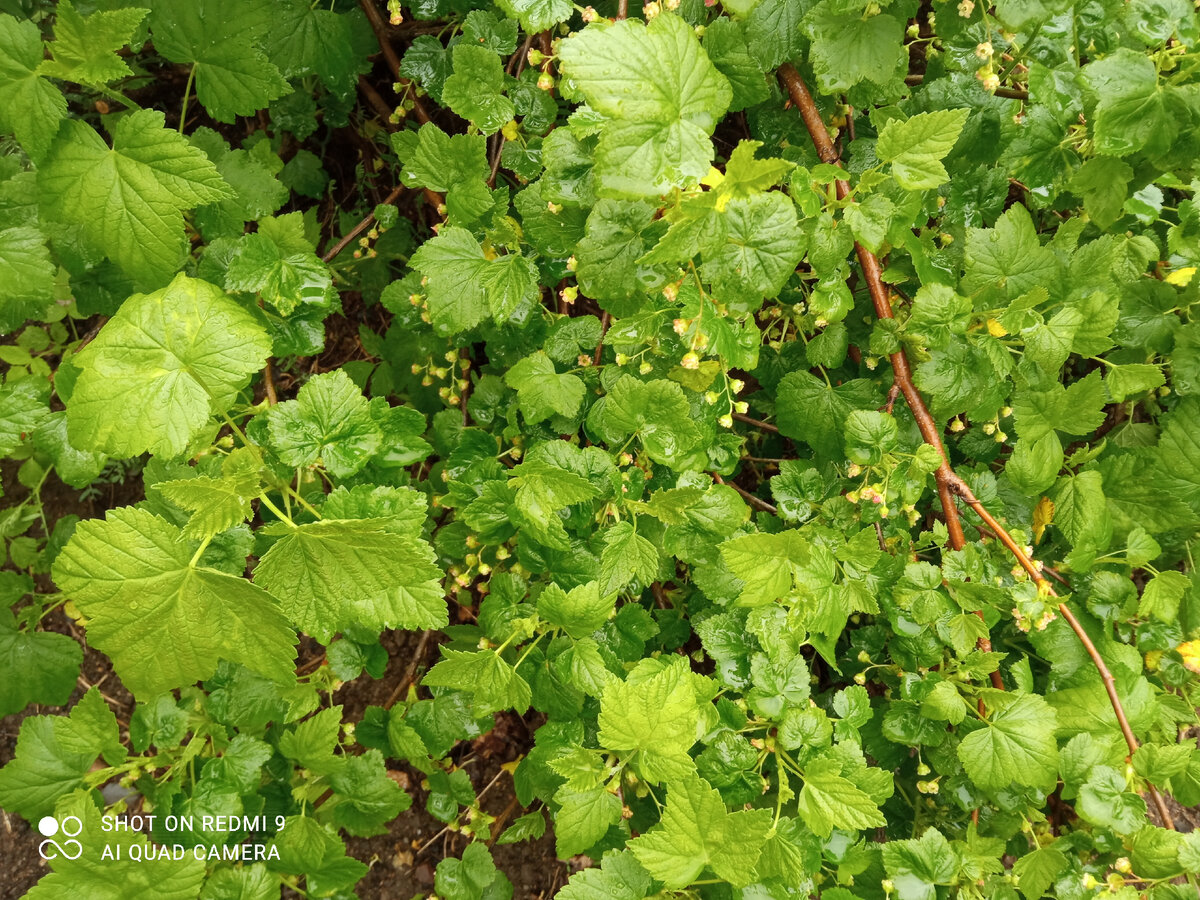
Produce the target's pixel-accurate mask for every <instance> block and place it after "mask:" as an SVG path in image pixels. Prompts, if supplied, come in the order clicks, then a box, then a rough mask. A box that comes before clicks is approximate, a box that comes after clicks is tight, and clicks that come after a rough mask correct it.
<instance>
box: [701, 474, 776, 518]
mask: <svg viewBox="0 0 1200 900" xmlns="http://www.w3.org/2000/svg"><path fill="white" fill-rule="evenodd" d="M708 474H709V475H711V476H712V477H713V480H714V481H715V482H716V483H717V484H723V485H725V486H726V487H731V488H733V489H734V490H735V491H737V492H738V493H739V494H741V495H742V498H743V499H744V500H745V501H746V502H747V503H749V504H750V505H751V506H756V507H758V508H759V509H761V510H762V511H763V512H769V513H771V514H772V515H778V514H779V510H778V509H776V508H775V507H774V506H772V505H771V504H770V503H768V502H767V501H766V500H763V499H762V498H761V497H756V496H754V495H753V494H752V493H750V492H749V491H748V490H746V489H745V488H744V487H742V486H741V485H738V484H735V483H734V482H732V481H726V480H725V479H724V478H722V477H721V476H720V475H719V474H718V473H716V472H709V473H708Z"/></svg>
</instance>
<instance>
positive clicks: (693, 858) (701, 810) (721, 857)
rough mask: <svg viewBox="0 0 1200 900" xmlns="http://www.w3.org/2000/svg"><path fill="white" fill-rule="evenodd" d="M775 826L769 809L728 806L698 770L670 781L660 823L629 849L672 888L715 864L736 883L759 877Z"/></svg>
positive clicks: (682, 885) (721, 875)
mask: <svg viewBox="0 0 1200 900" xmlns="http://www.w3.org/2000/svg"><path fill="white" fill-rule="evenodd" d="M770 829H771V811H770V810H767V809H751V810H739V811H738V812H734V813H731V812H727V811H726V809H725V801H723V800H722V799H721V795H720V794H718V793H717V792H716V791H715V790H713V789H712V788H711V787H709V785H708V782H706V781H704V780H703V779H702V778H700V777H699V776H698V775H694V774H687V775H684V776H682V777H680V778H678V779H676V780H673V781H671V783H670V785H669V786H668V788H667V804H666V809H665V810H664V812H663V815H662V819H660V820H659V823H658V824H657V825H655V826H654V827H653V828H651V829H650V830H649V831H647V832H646V833H645V834H643V835H641V836H640V837H637V838H634V839H633V840H632V841H630V842H629V849H630V850H632V851H633V855H634V856H636V857H637V859H638V862H640V863H641V864H642V865H643V866H645V867H646V871H648V872H649V873H650V874H651V875H653V876H654V877H655V878H657V879H658V880H659V881H661V882H662V883H663V885H664V886H665V887H666V888H668V889H674V890H678V889H682V888H685V887H687V886H688V885H689V884H691V883H692V882H693V881H696V880H697V879H699V878H700V875H701V873H702V872H703V871H704V869H705V868H706V867H707V868H711V869H712V870H713V872H715V873H716V875H717V877H719V878H721V879H723V880H725V881H728V882H729V883H730V884H732V885H733V886H734V887H744V886H745V885H747V884H749V883H750V882H751V881H753V880H754V864H755V863H756V862H757V861H758V856H759V854H760V853H761V852H762V848H763V845H764V844H765V843H766V841H767V833H768V832H769V831H770Z"/></svg>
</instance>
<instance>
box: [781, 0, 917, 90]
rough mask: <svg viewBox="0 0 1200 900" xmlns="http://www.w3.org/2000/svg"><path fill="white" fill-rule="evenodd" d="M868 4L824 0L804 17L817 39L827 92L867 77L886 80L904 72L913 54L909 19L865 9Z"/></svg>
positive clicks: (814, 56)
mask: <svg viewBox="0 0 1200 900" xmlns="http://www.w3.org/2000/svg"><path fill="white" fill-rule="evenodd" d="M865 6H867V4H865V3H863V4H852V5H850V6H847V5H846V4H845V3H843V2H841V0H824V2H822V3H819V4H817V5H816V6H815V7H813V9H812V10H811V11H810V12H809V13H808V15H807V16H806V17H805V19H804V30H805V33H806V34H807V35H808V36H809V38H810V39H811V40H812V42H813V44H812V51H811V61H812V67H813V71H814V72H815V73H816V75H817V85H818V86H819V87H820V88H821V91H822V92H823V93H826V94H836V93H840V92H842V91H847V90H849V89H850V88H852V87H854V86H855V85H856V84H858V83H859V82H861V81H873V82H875V83H876V84H884V83H886V82H887V81H889V80H891V79H892V78H895V77H896V75H897V74H899V72H900V69H901V66H902V65H903V64H904V62H905V60H907V58H908V55H907V52H906V51H905V49H904V44H903V37H904V22H903V21H902V20H900V19H898V18H896V17H895V16H892V15H888V14H886V13H883V14H876V15H870V14H869V12H866V11H863V10H862V9H861V7H865ZM873 8H874V9H876V10H877V9H878V7H877V6H876V7H873Z"/></svg>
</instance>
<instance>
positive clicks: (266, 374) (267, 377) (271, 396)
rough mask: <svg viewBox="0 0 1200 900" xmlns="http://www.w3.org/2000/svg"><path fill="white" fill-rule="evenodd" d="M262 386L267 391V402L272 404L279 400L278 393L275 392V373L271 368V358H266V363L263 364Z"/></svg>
mask: <svg viewBox="0 0 1200 900" xmlns="http://www.w3.org/2000/svg"><path fill="white" fill-rule="evenodd" d="M263 388H264V389H265V390H266V392H267V403H268V405H270V406H274V405H275V404H276V403H278V402H279V395H278V394H276V393H275V374H274V372H272V370H271V360H270V358H268V359H267V364H266V365H265V366H263Z"/></svg>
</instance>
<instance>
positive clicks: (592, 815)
mask: <svg viewBox="0 0 1200 900" xmlns="http://www.w3.org/2000/svg"><path fill="white" fill-rule="evenodd" d="M554 799H555V800H556V801H557V802H558V803H559V809H558V812H557V813H555V815H554V841H555V844H554V846H555V850H556V851H557V853H558V855H559V857H561V858H564V859H569V858H570V857H572V856H575V855H576V854H579V853H584V852H586V851H588V850H590V849H591V848H592V846H593V845H594V844H595V843H596V842H597V841H598V840H600V839H601V838H602V837H604V835H605V834H607V833H608V829H609V828H610V827H611V826H613V825H615V824H617V823H618V822H620V821H621V801H620V799H619V798H618V797H617V795H616V794H614V793H611V792H610V791H609V790H608V789H607V788H605V787H597V788H593V789H591V790H586V791H573V790H571V788H570V787H569V786H564V787H562V788H560V789H559V790H558V792H557V793H556V794H555V795H554Z"/></svg>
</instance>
